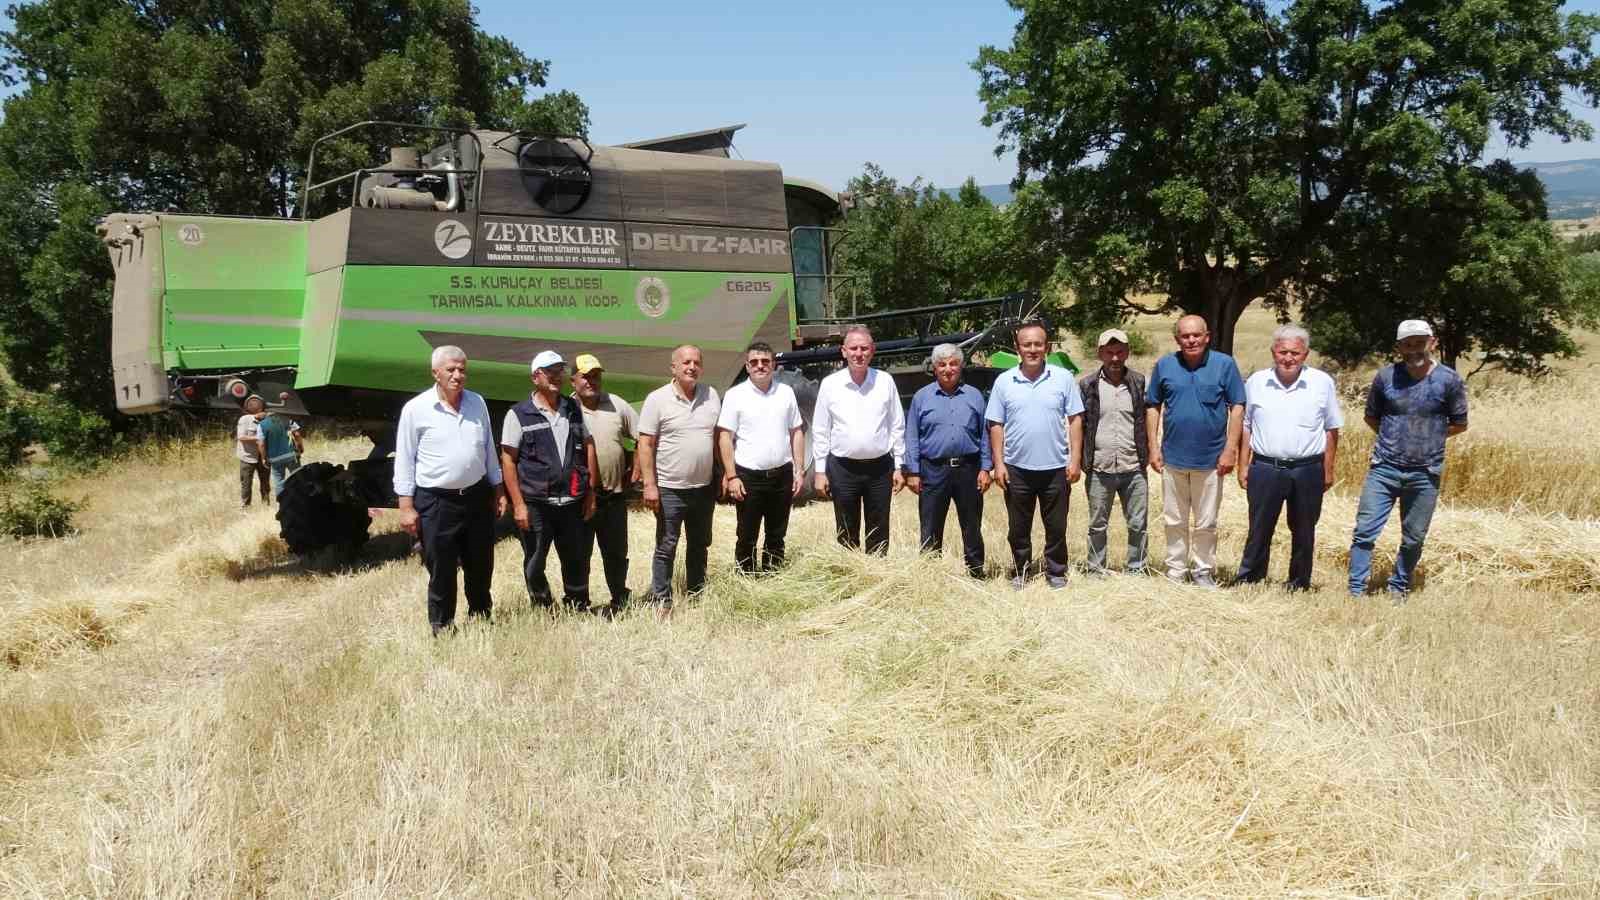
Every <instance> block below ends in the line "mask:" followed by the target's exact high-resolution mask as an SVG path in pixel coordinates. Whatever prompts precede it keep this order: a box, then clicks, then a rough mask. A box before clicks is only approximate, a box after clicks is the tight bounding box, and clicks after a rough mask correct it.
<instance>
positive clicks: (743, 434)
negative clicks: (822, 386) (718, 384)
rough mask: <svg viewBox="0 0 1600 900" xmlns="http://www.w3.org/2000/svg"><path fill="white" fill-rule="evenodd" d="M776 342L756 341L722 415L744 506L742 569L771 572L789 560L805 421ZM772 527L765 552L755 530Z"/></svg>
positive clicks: (738, 499)
mask: <svg viewBox="0 0 1600 900" xmlns="http://www.w3.org/2000/svg"><path fill="white" fill-rule="evenodd" d="M773 362H774V356H773V352H772V346H771V345H770V344H767V343H765V342H763V341H757V342H755V343H753V344H751V345H750V346H749V348H748V349H746V350H745V353H744V370H745V373H746V374H747V375H748V376H749V379H748V380H746V381H743V382H741V383H739V384H736V385H734V386H733V387H731V388H729V389H728V393H727V395H726V396H724V397H723V398H722V413H721V415H720V416H719V417H718V418H717V450H718V452H719V453H721V455H722V469H723V472H725V473H726V474H725V475H724V477H723V479H722V490H723V493H724V494H725V495H726V496H728V497H729V498H731V499H732V500H733V502H734V503H736V504H737V505H738V509H739V515H738V529H737V533H736V537H735V538H734V545H733V546H734V549H733V556H734V561H735V562H737V563H738V565H739V571H741V572H744V573H747V574H755V573H757V572H770V571H772V570H774V569H776V568H778V567H779V566H780V565H782V564H783V541H784V536H785V535H786V534H788V531H789V507H790V504H791V503H792V502H793V500H794V498H795V496H796V495H798V494H799V493H800V487H801V479H802V477H803V473H802V472H800V471H798V469H797V468H796V466H795V461H796V460H799V459H804V458H805V457H804V456H803V455H802V454H804V453H805V428H804V420H803V419H802V418H801V417H800V403H799V401H798V400H796V399H795V395H794V389H793V388H791V387H789V386H788V385H787V384H784V383H782V382H780V381H776V380H774V379H773V377H772V376H773V369H774V365H773ZM761 531H765V532H766V542H765V544H764V545H763V546H762V548H761V556H760V559H759V560H758V559H757V557H756V537H757V535H758V533H759V532H761Z"/></svg>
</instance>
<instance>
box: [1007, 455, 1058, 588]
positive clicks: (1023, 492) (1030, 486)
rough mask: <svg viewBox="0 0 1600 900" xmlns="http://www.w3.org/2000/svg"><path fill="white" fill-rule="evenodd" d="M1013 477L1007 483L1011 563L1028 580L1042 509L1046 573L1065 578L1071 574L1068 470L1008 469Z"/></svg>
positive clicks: (1008, 536)
mask: <svg viewBox="0 0 1600 900" xmlns="http://www.w3.org/2000/svg"><path fill="white" fill-rule="evenodd" d="M1006 471H1008V472H1009V473H1010V475H1011V477H1010V479H1009V481H1007V483H1006V518H1007V519H1008V520H1009V522H1008V524H1009V527H1008V528H1007V529H1006V541H1007V542H1008V543H1009V544H1011V559H1012V562H1013V564H1014V565H1015V566H1016V574H1017V575H1020V576H1022V577H1024V578H1026V577H1027V576H1028V571H1029V569H1030V568H1031V567H1032V565H1033V508H1034V505H1035V504H1038V507H1039V518H1040V519H1043V520H1044V571H1045V574H1046V575H1051V576H1054V577H1056V578H1064V577H1066V574H1067V503H1068V502H1069V500H1070V498H1071V496H1072V493H1071V491H1069V490H1067V470H1066V469H1019V468H1017V467H1016V466H1007V467H1006Z"/></svg>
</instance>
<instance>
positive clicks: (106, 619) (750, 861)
mask: <svg viewBox="0 0 1600 900" xmlns="http://www.w3.org/2000/svg"><path fill="white" fill-rule="evenodd" d="M1518 402H1520V401H1518ZM1477 409H1478V410H1480V412H1479V413H1478V415H1479V416H1480V418H1479V419H1477V420H1476V421H1478V422H1489V421H1495V420H1496V417H1500V418H1499V420H1500V421H1507V422H1510V421H1514V420H1515V418H1516V415H1517V412H1516V409H1515V408H1508V407H1507V406H1505V405H1503V401H1502V400H1500V399H1497V398H1495V397H1489V398H1485V399H1484V400H1483V402H1481V403H1480V405H1479V406H1478V407H1477ZM1475 427H1476V426H1475ZM1486 430H1487V429H1486ZM1517 437H1519V438H1523V439H1527V440H1529V441H1535V440H1539V439H1542V437H1541V436H1536V435H1533V434H1528V433H1526V432H1524V433H1522V434H1520V435H1517ZM313 449H314V450H315V451H316V452H318V453H320V454H323V455H324V456H325V457H327V458H334V459H340V458H344V457H345V456H348V455H351V454H352V453H354V452H355V451H356V447H355V446H354V445H353V444H347V445H337V446H329V445H326V444H322V445H318V444H317V443H315V442H314V444H313ZM1453 464H1454V461H1452V465H1453ZM1450 471H1451V470H1447V475H1446V478H1447V481H1448V479H1449V478H1450V477H1451V475H1450V474H1449V472H1450ZM1514 476H1515V477H1517V478H1519V479H1521V480H1522V481H1524V482H1533V481H1537V480H1538V478H1539V472H1538V471H1537V470H1535V469H1532V468H1530V467H1522V468H1519V469H1518V470H1517V471H1516V472H1515V473H1514ZM235 484H236V482H235V481H234V478H233V468H232V464H231V461H230V460H229V459H228V458H227V456H226V450H225V448H221V447H217V446H212V447H206V448H200V447H195V448H190V449H180V450H176V451H170V452H167V453H165V454H161V455H158V456H151V457H149V458H143V459H133V460H130V461H129V462H128V463H127V464H126V465H124V466H122V467H119V468H118V469H117V470H116V471H115V472H114V473H103V474H100V475H96V476H91V477H89V478H87V479H86V480H83V481H80V482H78V483H76V484H75V485H71V486H69V488H70V489H74V490H77V491H79V492H80V493H82V494H83V495H86V496H87V497H88V500H89V504H90V506H89V510H88V512H87V514H86V515H85V516H84V518H83V525H84V526H85V527H84V531H83V532H82V533H81V534H80V535H78V536H76V537H73V538H70V539H67V540H65V541H58V542H34V543H26V544H14V545H12V546H11V548H10V549H11V552H9V553H8V554H6V555H5V556H4V557H3V558H0V586H3V587H4V591H3V592H0V613H3V614H4V619H3V620H0V621H3V623H4V624H3V625H0V647H4V648H5V650H6V652H7V653H8V654H9V653H12V652H16V653H18V661H17V662H15V663H12V664H11V665H9V666H6V667H0V746H3V747H4V748H5V752H4V753H3V754H0V895H6V896H62V895H90V894H94V895H115V896H127V895H156V896H163V897H166V896H204V897H217V896H259V895H277V896H335V895H339V896H344V895H356V896H379V895H405V896H409V895H418V894H430V895H448V896H463V897H472V896H483V897H488V896H495V897H498V896H546V895H555V894H562V895H567V894H571V895H579V896H635V895H689V894H692V895H701V896H750V895H762V896H768V895H784V896H814V895H818V894H843V895H858V896H860V895H870V896H883V895H896V896H899V895H939V896H968V895H984V896H1030V897H1057V896H1064V895H1089V894H1092V895H1097V896H1105V895H1112V896H1151V895H1190V896H1273V895H1283V894H1308V895H1317V896H1333V895H1337V896H1351V895H1374V894H1389V895H1394V894H1405V895H1452V896H1459V895H1468V894H1493V895H1504V894H1511V895H1528V894H1557V895H1569V896H1588V895H1592V894H1594V893H1596V891H1597V890H1600V883H1597V880H1596V873H1597V872H1600V840H1597V838H1596V836H1595V822H1596V821H1597V816H1600V651H1597V650H1596V648H1597V647H1600V617H1597V616H1596V603H1597V602H1600V600H1597V594H1596V593H1595V592H1594V589H1595V587H1596V586H1597V584H1600V571H1597V566H1600V563H1597V560H1600V526H1597V524H1596V523H1595V522H1594V521H1584V520H1578V519H1569V518H1563V517H1560V516H1555V515H1540V516H1532V515H1528V514H1526V513H1525V512H1521V511H1507V510H1495V509H1490V508H1486V506H1482V505H1480V506H1466V505H1461V504H1446V505H1444V506H1442V507H1441V510H1440V512H1439V514H1438V516H1437V518H1436V520H1435V526H1434V529H1433V533H1432V535H1431V536H1430V540H1429V544H1428V550H1427V554H1426V557H1425V565H1426V566H1427V569H1428V581H1427V584H1426V586H1425V587H1424V588H1423V589H1422V590H1420V591H1419V592H1418V593H1417V594H1416V595H1415V596H1414V598H1413V600H1412V602H1411V603H1410V604H1409V605H1407V606H1404V607H1399V608H1395V607H1390V606H1389V605H1387V604H1386V603H1362V604H1354V603H1351V602H1349V601H1348V600H1346V599H1344V598H1343V597H1342V596H1340V587H1341V583H1342V580H1343V579H1342V571H1340V570H1339V568H1338V566H1339V564H1340V562H1341V560H1342V557H1343V554H1344V545H1345V543H1346V542H1347V540H1348V535H1349V529H1350V525H1351V520H1352V517H1353V512H1354V509H1353V507H1354V497H1353V496H1336V497H1334V498H1331V499H1330V501H1329V503H1328V506H1327V511H1326V512H1325V514H1324V518H1323V526H1322V535H1323V538H1322V541H1321V549H1322V554H1323V555H1322V556H1321V557H1320V558H1319V559H1318V562H1317V579H1318V580H1319V581H1320V582H1323V583H1324V584H1325V587H1324V588H1323V589H1320V590H1317V591H1314V592H1312V593H1311V594H1309V595H1298V596H1291V595H1287V594H1285V593H1283V592H1281V591H1278V590H1276V589H1270V588H1256V589H1250V590H1241V591H1230V592H1224V593H1204V592H1201V591H1199V590H1197V589H1194V588H1174V587H1171V586H1169V585H1167V584H1165V583H1164V582H1162V581H1160V580H1158V579H1133V578H1128V577H1114V578H1110V579H1104V580H1098V581H1089V580H1078V581H1076V582H1075V583H1074V584H1073V585H1072V587H1071V588H1070V589H1068V590H1066V591H1061V592H1051V591H1048V590H1046V589H1045V588H1044V587H1043V586H1041V585H1035V586H1033V587H1030V588H1029V589H1028V590H1027V591H1024V592H1022V593H1020V594H1013V593H1012V592H1011V591H1009V590H1008V589H1006V587H1005V583H1004V581H1002V580H1000V579H991V580H988V581H982V582H975V581H972V580H970V579H967V578H965V577H964V576H963V575H962V574H961V573H962V568H961V564H960V561H959V559H958V557H957V555H956V548H954V547H951V548H948V549H947V551H946V553H945V555H944V556H943V557H942V558H932V557H918V556H916V555H914V554H912V553H910V552H909V547H910V546H911V545H912V543H913V542H914V539H915V514H914V509H913V505H912V504H911V503H910V502H908V500H907V499H906V498H898V499H897V503H896V510H895V521H894V532H893V536H892V542H893V551H892V553H891V555H890V557H889V558H888V559H887V560H868V559H865V558H863V557H861V556H858V555H855V554H850V553H846V552H844V551H842V550H840V549H838V548H837V547H835V546H834V545H833V544H832V542H831V540H830V539H829V534H828V532H829V529H830V527H831V519H830V514H829V512H828V510H826V509H825V508H820V507H813V508H808V509H805V510H801V511H799V512H797V514H796V516H795V520H794V523H793V528H792V532H791V546H792V547H793V548H795V559H794V562H793V565H792V567H791V568H790V569H789V570H787V571H786V572H785V573H784V574H783V575H782V576H781V577H778V578H773V579H766V580H751V579H747V578H742V577H739V576H737V575H735V574H733V573H732V571H731V560H730V558H729V557H730V556H731V550H730V543H731V535H732V516H731V512H730V511H729V510H728V509H720V510H719V512H718V519H717V523H716V534H717V544H716V546H715V548H714V556H713V562H714V568H713V577H712V584H711V588H710V590H709V591H708V594H707V596H705V597H704V598H702V599H701V600H700V602H698V603H692V604H686V605H684V606H683V607H682V608H681V609H680V611H679V613H678V615H677V616H676V618H675V619H674V621H672V622H671V623H670V624H662V623H658V622H657V621H655V619H654V617H653V616H651V615H648V614H640V615H633V616H629V617H626V618H623V619H621V620H619V621H617V622H614V623H608V622H604V621H600V620H596V619H589V618H573V617H563V618H560V619H557V620H554V621H552V620H549V619H547V618H544V617H540V616H535V615H532V614H530V613H527V612H526V611H524V608H523V607H524V606H525V602H526V601H525V598H524V595H523V593H522V591H521V588H520V585H519V580H520V579H519V574H520V573H519V571H518V563H519V562H520V550H519V548H517V547H516V546H515V544H514V542H510V541H507V542H503V543H502V544H501V545H500V546H499V548H498V553H497V567H496V579H495V592H496V593H495V595H496V597H497V599H498V616H497V619H498V621H497V623H496V624H495V625H493V626H488V627H484V626H476V625H475V626H470V627H467V628H465V629H464V630H463V631H462V632H461V633H460V634H459V635H457V636H455V637H454V638H451V639H447V640H441V641H437V642H435V641H432V640H430V639H429V638H428V637H427V636H426V632H427V629H426V624H425V617H424V613H423V601H422V591H423V575H422V572H421V570H420V568H419V567H418V566H417V564H416V561H415V560H414V559H394V558H392V554H391V553H390V552H389V550H390V548H391V547H392V545H393V544H394V543H395V542H394V541H392V540H389V539H387V538H380V539H379V540H378V541H377V542H376V546H375V548H374V550H373V551H372V552H371V553H370V554H369V555H368V557H367V558H366V559H364V560H363V561H362V562H361V563H360V564H359V565H357V566H355V567H354V568H348V569H344V570H334V571H331V572H330V571H308V570H306V569H303V568H302V567H300V566H299V565H298V564H297V563H295V562H294V561H293V560H291V559H289V558H288V557H286V556H285V555H284V553H283V550H282V547H281V545H280V544H279V543H278V542H277V540H276V538H275V537H274V536H273V535H274V526H275V522H274V521H273V520H272V519H271V517H270V515H269V514H268V513H266V512H264V511H261V510H257V511H253V512H250V513H243V514H241V513H239V512H238V511H237V510H235V509H233V504H234V502H235V500H234V494H233V491H234V490H235V487H234V485H235ZM1081 496H1082V495H1081V493H1080V494H1078V495H1077V496H1076V497H1075V498H1074V509H1073V514H1072V519H1071V535H1072V538H1073V539H1072V543H1071V545H1070V547H1071V553H1072V554H1073V555H1074V556H1075V557H1078V558H1081V552H1082V542H1083V537H1082V535H1083V529H1084V521H1083V518H1082V516H1083V510H1082V503H1081V502H1079V501H1080V500H1081ZM1552 496H1553V495H1552ZM1152 499H1153V500H1157V502H1158V499H1157V498H1152ZM987 515H988V528H987V529H986V534H987V535H988V537H989V542H990V546H989V549H990V558H991V561H993V560H996V559H998V558H999V557H1000V555H1001V554H1002V553H1003V544H1002V535H1003V533H1004V531H1003V525H1002V519H1003V511H1002V510H1001V509H1000V506H999V504H998V503H996V502H994V501H993V499H991V500H990V502H989V504H988V510H987ZM1243 523H1244V509H1243V502H1242V497H1241V495H1240V492H1239V491H1237V490H1236V489H1233V488H1231V487H1230V488H1229V489H1228V490H1227V491H1226V492H1225V495H1224V502H1223V524H1222V548H1221V557H1222V559H1224V560H1225V561H1228V562H1232V561H1233V560H1237V558H1238V554H1239V551H1240V549H1241V545H1242V541H1243V536H1244V535H1243ZM631 526H632V538H633V540H632V556H633V565H632V570H631V572H632V574H631V582H632V584H633V586H634V587H635V589H636V590H637V589H638V588H640V587H642V585H643V583H644V581H645V580H646V579H647V573H646V569H647V557H648V546H647V543H648V540H647V539H648V535H649V528H648V521H647V520H646V519H645V518H644V517H643V516H642V515H635V517H634V518H633V520H632V522H631ZM383 527H392V524H390V525H387V526H383ZM1394 530H1395V529H1393V528H1391V529H1390V532H1389V533H1388V534H1386V535H1385V536H1384V543H1382V544H1380V551H1379V552H1380V556H1381V555H1383V554H1392V552H1393V547H1394V543H1393V542H1394V540H1395V535H1394V533H1393V532H1394ZM1113 532H1114V534H1113V560H1114V561H1115V560H1116V559H1117V558H1118V557H1120V552H1119V550H1118V547H1117V541H1118V540H1119V534H1120V529H1118V528H1116V527H1114V528H1113ZM1155 537H1157V538H1158V542H1159V535H1156V536H1155ZM1277 555H1278V558H1277V559H1276V560H1275V565H1276V570H1275V571H1277V570H1281V569H1282V567H1283V566H1284V564H1285V562H1286V560H1285V558H1284V556H1285V555H1286V547H1282V546H1280V548H1279V552H1278V554H1277ZM596 584H597V585H598V584H599V579H598V576H597V578H596ZM600 592H601V593H602V594H603V593H604V590H603V588H601V589H600ZM89 622H95V623H98V624H96V625H93V626H88V625H86V623H89ZM86 634H87V635H93V637H92V638H91V637H86V636H85V635H86ZM16 648H26V649H16ZM7 659H8V660H9V659H10V657H9V656H8V657H7Z"/></svg>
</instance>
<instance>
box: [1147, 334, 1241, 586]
mask: <svg viewBox="0 0 1600 900" xmlns="http://www.w3.org/2000/svg"><path fill="white" fill-rule="evenodd" d="M1172 336H1173V341H1174V342H1175V343H1176V344H1177V345H1178V349H1177V350H1176V351H1175V352H1173V353H1171V354H1168V355H1167V356H1163V357H1161V358H1160V359H1159V360H1157V361H1156V365H1155V370H1154V371H1152V372H1151V373H1150V384H1149V387H1148V388H1147V389H1146V391H1145V398H1144V399H1145V430H1146V432H1147V435H1146V437H1147V438H1148V440H1149V443H1150V467H1151V468H1152V469H1155V470H1156V471H1157V472H1160V473H1161V493H1162V505H1163V510H1162V512H1163V514H1164V515H1163V519H1164V521H1165V524H1166V527H1167V577H1168V578H1170V579H1172V580H1173V581H1176V582H1180V583H1181V582H1182V581H1183V580H1184V578H1185V577H1187V576H1188V575H1189V574H1190V571H1191V562H1190V557H1191V554H1192V556H1193V564H1192V566H1193V576H1194V583H1195V584H1196V585H1199V586H1200V587H1203V588H1207V589H1210V590H1215V589H1216V587H1217V576H1216V572H1217V514H1218V512H1220V511H1221V509H1222V479H1223V477H1224V476H1226V475H1228V474H1229V473H1231V472H1232V471H1233V469H1234V466H1235V465H1237V464H1238V462H1239V433H1240V429H1241V427H1242V422H1243V421H1244V399H1245V398H1244V379H1243V378H1240V377H1239V366H1238V365H1237V364H1235V363H1234V361H1233V357H1231V356H1228V355H1227V354H1225V353H1219V352H1217V351H1215V350H1212V349H1210V345H1211V329H1210V327H1209V326H1207V325H1206V320H1205V319H1202V318H1201V317H1199V316H1184V317H1183V318H1181V319H1179V320H1178V322H1177V324H1176V325H1174V326H1172ZM1157 434H1159V435H1161V439H1160V441H1159V442H1158V441H1157V440H1156V435H1157ZM1191 522H1192V523H1193V530H1192V531H1191V527H1190V525H1191Z"/></svg>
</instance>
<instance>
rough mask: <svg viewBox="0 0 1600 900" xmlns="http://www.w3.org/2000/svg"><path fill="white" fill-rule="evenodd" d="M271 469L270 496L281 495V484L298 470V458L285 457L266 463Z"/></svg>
mask: <svg viewBox="0 0 1600 900" xmlns="http://www.w3.org/2000/svg"><path fill="white" fill-rule="evenodd" d="M268 465H270V466H271V467H272V496H274V497H276V496H278V495H279V494H281V493H283V483H284V482H285V481H288V480H289V476H290V475H293V474H294V473H295V472H296V471H297V470H298V469H299V468H300V457H298V456H286V457H283V458H282V459H275V460H273V461H272V462H270V463H268Z"/></svg>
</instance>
